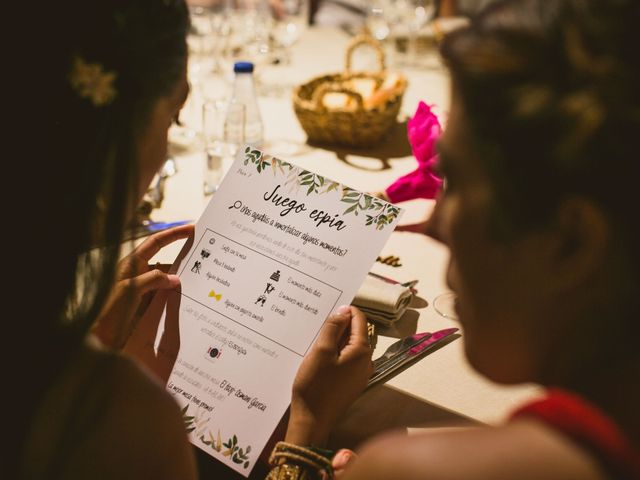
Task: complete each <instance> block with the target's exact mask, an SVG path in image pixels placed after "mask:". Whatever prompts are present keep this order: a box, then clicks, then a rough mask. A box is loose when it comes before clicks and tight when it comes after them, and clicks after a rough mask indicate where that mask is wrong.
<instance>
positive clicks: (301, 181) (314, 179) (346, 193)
mask: <svg viewBox="0 0 640 480" xmlns="http://www.w3.org/2000/svg"><path fill="white" fill-rule="evenodd" d="M244 153H245V157H244V165H245V166H248V165H249V163H251V165H253V166H254V167H255V168H256V170H257V171H258V173H262V172H266V171H268V170H271V171H272V172H273V174H274V176H276V175H284V176H286V181H285V183H284V185H285V186H287V187H288V188H289V191H295V192H299V191H300V189H302V188H304V189H305V190H306V194H307V196H309V195H311V194H317V195H323V194H326V193H329V192H331V191H333V190H336V191H338V192H339V193H340V195H341V198H340V201H341V202H342V203H346V204H347V205H346V208H345V210H344V211H343V212H342V215H350V214H353V215H355V216H359V214H360V213H362V214H364V216H363V219H364V222H365V225H367V226H369V225H373V226H375V228H376V229H377V230H382V229H383V228H384V226H385V225H388V224H390V223H392V222H393V221H394V220H395V219H396V218H397V217H398V214H399V213H400V208H398V207H396V206H395V205H392V204H390V203H388V202H385V201H384V200H381V199H379V198H377V197H374V196H372V195H369V194H367V193H362V192H358V191H357V190H354V189H352V188H349V187H346V186H344V185H342V184H340V183H338V182H334V181H333V180H330V179H328V178H326V177H323V176H321V175H318V174H316V173H313V172H310V171H308V170H304V169H301V168H299V167H296V166H294V165H292V164H290V163H289V162H285V161H283V160H280V159H279V158H276V157H273V156H271V155H265V154H263V153H262V152H261V151H260V150H256V149H252V148H251V147H246V148H245V151H244Z"/></svg>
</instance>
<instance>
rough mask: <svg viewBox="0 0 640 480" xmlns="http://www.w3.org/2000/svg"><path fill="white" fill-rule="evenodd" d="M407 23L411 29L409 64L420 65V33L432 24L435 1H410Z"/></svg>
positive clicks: (408, 50) (408, 49)
mask: <svg viewBox="0 0 640 480" xmlns="http://www.w3.org/2000/svg"><path fill="white" fill-rule="evenodd" d="M407 3H408V7H409V8H408V11H407V13H408V15H407V23H408V27H409V38H408V45H407V52H408V54H409V64H410V65H413V66H415V65H417V64H418V42H419V37H420V31H421V30H422V28H423V27H424V26H425V25H426V24H427V23H428V22H430V21H431V20H432V19H433V17H434V15H435V13H436V5H435V0H408V2H407Z"/></svg>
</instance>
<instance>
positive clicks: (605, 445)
mask: <svg viewBox="0 0 640 480" xmlns="http://www.w3.org/2000/svg"><path fill="white" fill-rule="evenodd" d="M522 417H533V418H536V419H538V420H540V421H542V422H544V423H546V424H548V425H550V426H551V427H553V428H554V429H556V430H558V431H560V432H562V433H563V434H565V435H567V436H568V437H569V438H571V439H572V440H573V441H574V442H576V443H577V444H579V445H580V446H581V447H583V448H586V449H587V450H589V451H590V452H591V453H592V454H594V455H595V456H596V457H597V458H598V459H599V460H600V462H601V463H602V464H603V465H604V467H605V468H606V470H607V472H610V474H611V475H612V478H615V479H634V480H638V479H640V452H638V451H637V450H636V449H635V448H634V447H633V446H632V444H631V442H630V441H629V440H628V439H627V437H626V436H625V434H624V433H623V431H622V430H621V429H620V427H618V425H616V423H615V422H614V421H613V420H611V419H610V418H609V417H608V416H607V415H606V414H605V413H604V412H602V410H600V409H599V408H598V407H596V406H595V405H593V404H591V403H589V402H588V401H586V400H584V399H583V398H581V397H579V396H577V395H575V394H572V393H569V392H566V391H563V390H557V389H551V390H548V392H547V396H546V397H543V398H541V399H538V400H534V401H533V402H531V403H529V404H526V405H524V406H522V407H520V408H519V409H517V410H516V411H515V412H514V413H513V414H512V415H511V419H515V418H522Z"/></svg>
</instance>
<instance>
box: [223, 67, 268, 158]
mask: <svg viewBox="0 0 640 480" xmlns="http://www.w3.org/2000/svg"><path fill="white" fill-rule="evenodd" d="M233 71H234V73H235V81H234V84H233V92H232V96H231V102H230V110H229V114H228V116H227V122H226V124H225V129H226V136H227V138H228V139H229V141H231V142H232V143H235V144H237V145H238V146H242V145H243V144H249V145H251V146H252V147H256V148H260V147H261V146H262V140H263V138H262V137H263V127H262V117H261V115H260V109H259V108H258V99H257V97H256V90H255V86H254V83H253V63H251V62H236V63H235V65H234V66H233ZM234 105H235V106H238V105H242V106H243V107H244V108H241V109H238V108H233V106H234ZM238 111H241V112H242V113H241V114H239V113H238Z"/></svg>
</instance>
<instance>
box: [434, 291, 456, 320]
mask: <svg viewBox="0 0 640 480" xmlns="http://www.w3.org/2000/svg"><path fill="white" fill-rule="evenodd" d="M433 308H434V310H435V311H436V312H437V313H438V314H439V315H440V316H442V317H444V318H448V319H450V320H458V314H457V313H456V294H455V293H453V292H446V293H441V294H440V295H438V296H437V297H436V298H434V299H433Z"/></svg>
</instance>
